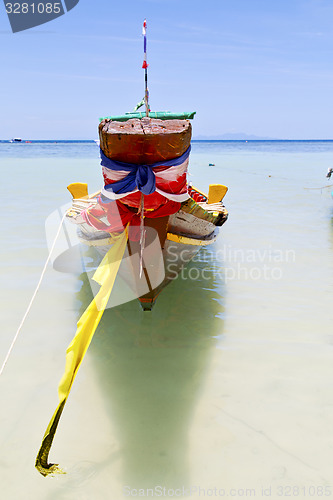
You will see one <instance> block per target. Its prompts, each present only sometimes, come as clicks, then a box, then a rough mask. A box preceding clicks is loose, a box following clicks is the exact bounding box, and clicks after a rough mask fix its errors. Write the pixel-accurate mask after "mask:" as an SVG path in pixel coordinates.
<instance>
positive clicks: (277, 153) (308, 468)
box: [0, 141, 333, 500]
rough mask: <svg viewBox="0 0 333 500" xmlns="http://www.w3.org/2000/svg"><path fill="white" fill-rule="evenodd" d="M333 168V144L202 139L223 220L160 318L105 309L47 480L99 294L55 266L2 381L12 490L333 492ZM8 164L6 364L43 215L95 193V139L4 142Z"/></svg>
mask: <svg viewBox="0 0 333 500" xmlns="http://www.w3.org/2000/svg"><path fill="white" fill-rule="evenodd" d="M209 163H213V164H214V166H209ZM332 163H333V142H330V141H313V142H311V141H295V142H294V141H272V142H270V141H262V142H261V141H249V142H244V141H232V142H218V141H215V142H209V141H206V142H193V145H192V153H191V161H190V174H191V175H190V177H189V180H191V181H192V182H193V184H194V185H195V186H197V187H198V188H200V189H201V190H203V191H206V190H207V189H208V186H209V184H210V183H222V184H226V185H227V186H228V187H229V192H228V193H227V195H226V197H225V204H226V206H227V208H228V210H229V214H230V215H229V220H228V221H227V223H226V224H225V225H224V226H223V228H222V229H221V232H220V236H219V239H218V241H217V242H216V244H214V246H212V247H210V248H208V249H205V250H202V251H201V252H200V254H199V256H198V258H197V259H196V260H195V262H192V263H191V264H190V266H189V268H187V270H185V271H184V273H183V274H182V276H181V277H180V278H179V279H178V280H176V281H175V282H174V283H172V284H171V285H170V286H169V287H168V288H167V289H165V290H164V292H163V293H162V294H161V296H160V297H159V299H158V301H157V304H156V306H155V308H154V310H153V312H152V313H145V314H144V313H143V312H141V310H140V307H139V304H138V303H137V301H134V302H130V303H127V304H123V305H122V306H119V307H117V308H113V309H109V310H107V311H106V312H105V315H104V317H103V320H102V322H101V324H100V326H99V328H98V330H97V332H96V334H95V337H94V340H93V343H92V345H91V347H90V349H89V351H88V354H87V356H86V358H85V360H84V364H83V365H82V367H81V368H80V372H79V374H78V376H77V379H76V381H75V383H74V387H73V389H72V393H71V395H70V397H69V400H68V403H67V406H66V408H65V411H64V414H63V416H62V419H61V422H60V424H59V429H58V432H57V435H56V438H55V441H54V446H53V448H52V451H51V455H50V459H51V461H53V462H57V463H58V462H59V463H60V465H61V466H62V467H63V468H64V469H66V471H67V475H65V476H59V477H57V478H53V479H52V478H46V479H45V478H43V477H42V476H40V475H39V474H38V473H37V471H36V470H35V469H34V461H35V456H36V454H37V451H38V449H39V446H40V443H41V439H42V437H43V434H44V431H45V428H46V426H47V423H48V422H49V419H50V418H51V416H52V413H53V411H54V410H55V408H56V406H57V404H58V400H57V386H58V382H59V380H60V378H61V376H62V372H63V369H64V359H65V350H66V347H67V345H68V344H69V343H70V341H71V338H72V337H73V335H74V333H75V328H76V321H77V319H78V317H79V316H80V314H81V313H82V311H83V309H84V307H85V306H86V305H87V304H88V303H89V300H90V299H91V292H90V288H89V284H88V282H87V279H86V277H85V275H84V274H67V273H59V272H56V271H55V270H54V269H52V266H49V268H48V270H47V273H46V276H45V279H44V281H43V284H42V287H41V290H40V292H39V294H38V296H37V298H36V301H35V303H34V306H33V309H32V310H31V313H30V315H29V317H28V319H27V321H26V323H25V325H24V327H23V329H22V331H21V335H20V337H19V339H18V341H17V344H16V345H15V348H14V350H13V353H12V356H11V358H10V360H9V362H8V364H7V366H6V370H5V372H4V373H3V375H2V377H1V379H0V392H1V412H0V450H1V452H0V475H1V497H2V498H4V499H6V500H7V499H8V500H11V499H16V498H27V499H34V500H45V499H49V500H51V499H52V500H53V499H57V500H58V499H61V500H77V499H80V500H81V499H82V500H83V499H84V500H85V499H89V500H90V499H94V500H95V499H98V500H99V499H103V500H104V499H109V498H110V499H111V498H112V499H113V498H116V499H118V498H119V499H120V498H123V497H124V496H129V494H130V493H131V494H132V496H133V495H134V494H135V491H136V490H138V489H140V488H141V489H142V490H144V491H143V493H145V496H146V497H147V498H148V497H152V496H153V494H152V493H154V495H155V497H158V496H160V497H161V496H162V497H163V496H164V497H170V498H172V497H175V496H176V493H180V494H181V495H183V493H184V494H185V493H187V495H188V496H190V498H194V499H199V498H203V497H204V493H205V495H206V497H207V496H215V497H216V496H220V497H221V496H225V497H226V496H229V497H230V496H233V497H236V498H240V497H248V496H252V497H253V496H256V497H263V495H264V493H263V491H262V489H263V488H264V490H265V491H266V496H267V494H268V493H269V492H270V493H271V498H280V497H281V496H290V495H289V493H291V495H292V496H300V497H303V498H304V497H309V496H311V497H315V498H317V497H321V496H328V495H327V494H326V493H328V492H329V491H330V492H331V494H333V475H332V471H331V463H332V460H333V439H332V419H333V391H332V374H333V334H332V325H333V312H332V311H333V307H332V304H333V199H332V197H331V191H332V189H333V188H332V187H330V188H329V187H325V186H328V185H330V184H332V181H328V180H327V179H326V177H325V175H326V172H327V169H328V167H331V166H332ZM0 172H1V179H2V183H1V200H2V207H3V208H2V214H3V215H2V217H1V222H0V227H1V237H2V245H1V259H0V267H1V289H0V301H1V302H0V303H1V325H2V328H1V336H0V355H1V363H2V360H3V359H4V357H5V354H6V352H7V349H8V347H9V345H10V343H11V339H12V337H13V336H14V334H15V332H16V330H17V328H18V325H19V323H20V321H21V318H22V316H23V314H24V312H25V309H26V307H27V305H28V302H29V300H30V297H31V295H32V293H33V291H34V289H35V286H36V284H37V281H38V279H39V276H40V272H41V269H42V267H43V264H44V262H45V259H46V257H47V254H48V250H47V245H46V238H45V229H44V226H45V220H46V218H47V217H48V215H49V214H50V213H51V212H53V211H54V210H56V209H57V208H58V207H60V206H62V205H64V204H65V203H67V202H69V201H70V196H69V194H68V192H67V191H66V186H67V185H68V184H69V183H70V182H75V181H82V182H88V184H89V190H90V191H96V190H97V189H99V188H100V186H101V173H100V167H99V159H98V147H97V146H96V144H94V143H88V142H85V143H59V142H58V143H53V142H52V143H45V142H43V143H38V144H37V143H28V144H26V143H20V144H9V143H1V144H0ZM159 487H160V488H161V489H159ZM290 487H291V488H294V490H289V489H288V488H290ZM147 488H148V489H149V490H148V491H147ZM164 488H165V490H164ZM178 488H179V490H177V489H178ZM215 488H216V489H215ZM325 488H326V489H325ZM329 488H330V489H329ZM159 493H161V494H159ZM296 494H297V495H296ZM325 494H326V495H325ZM181 495H179V494H178V496H181Z"/></svg>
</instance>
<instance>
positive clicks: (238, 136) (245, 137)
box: [193, 132, 279, 141]
mask: <svg viewBox="0 0 333 500" xmlns="http://www.w3.org/2000/svg"><path fill="white" fill-rule="evenodd" d="M193 140H194V141H195V140H197V141H278V140H279V139H276V138H274V137H261V136H257V135H252V134H244V133H243V132H235V133H233V132H227V133H226V134H220V135H197V136H196V137H193Z"/></svg>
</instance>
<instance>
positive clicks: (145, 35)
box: [142, 19, 148, 69]
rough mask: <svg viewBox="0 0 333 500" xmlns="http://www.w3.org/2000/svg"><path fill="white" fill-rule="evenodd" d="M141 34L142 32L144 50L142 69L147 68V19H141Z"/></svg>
mask: <svg viewBox="0 0 333 500" xmlns="http://www.w3.org/2000/svg"><path fill="white" fill-rule="evenodd" d="M142 34H143V37H144V38H143V51H144V57H143V64H142V67H143V69H147V68H148V64H147V20H146V19H145V20H144V21H143V28H142Z"/></svg>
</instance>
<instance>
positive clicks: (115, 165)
mask: <svg viewBox="0 0 333 500" xmlns="http://www.w3.org/2000/svg"><path fill="white" fill-rule="evenodd" d="M190 115H191V116H193V113H192V114H190ZM180 116H181V118H182V117H183V115H180ZM185 116H188V115H185ZM125 117H126V115H125ZM166 118H169V116H168V115H167V116H166ZM99 138H100V147H101V157H102V162H101V163H102V167H103V176H104V182H105V186H104V188H103V189H102V190H101V192H98V193H95V194H93V195H91V196H89V195H88V190H87V185H85V184H80V183H78V184H72V185H70V186H69V187H68V188H69V190H70V191H71V192H72V194H73V204H72V208H71V209H70V210H69V211H68V213H67V216H68V218H70V219H71V220H72V221H73V222H75V223H77V224H78V225H79V226H78V235H79V239H80V241H81V242H82V243H84V244H86V245H89V246H92V247H95V248H96V250H97V252H98V253H99V254H100V255H101V256H104V255H105V254H106V252H107V251H108V250H109V248H110V245H111V244H112V241H113V240H112V237H110V233H114V232H120V231H123V230H124V227H125V226H126V224H128V223H130V231H129V241H128V244H127V251H126V255H125V257H131V259H130V265H128V266H127V268H125V269H124V266H123V267H121V268H120V273H121V275H122V277H123V278H124V280H125V281H126V282H127V284H128V285H129V286H130V287H131V288H132V289H133V294H134V296H136V297H137V298H139V300H140V302H141V305H142V308H143V309H144V310H145V311H149V310H151V309H152V307H153V305H154V303H155V301H156V298H157V296H158V295H159V293H160V292H161V291H162V290H163V288H164V287H165V286H166V285H167V284H168V283H170V282H171V281H172V280H173V279H175V278H176V277H177V276H178V274H179V273H180V271H181V270H182V268H183V267H184V266H186V264H187V263H188V262H189V261H190V260H191V259H192V258H193V257H194V256H195V255H196V254H197V252H198V251H199V250H200V248H201V247H202V246H206V245H210V244H211V243H213V242H214V241H215V240H216V236H217V232H218V227H219V226H222V224H224V222H225V221H226V220H227V217H228V213H227V210H226V208H225V207H224V205H223V202H222V200H223V197H224V195H225V193H226V192H227V188H226V187H225V186H223V185H220V184H213V185H211V186H210V189H209V194H208V195H206V194H204V193H202V192H201V191H199V190H198V189H196V188H193V187H192V186H188V185H187V181H186V172H187V166H188V161H189V157H188V155H189V151H190V143H191V124H190V122H189V120H187V119H177V118H175V119H172V120H171V119H163V120H161V119H158V118H150V117H143V118H129V119H128V120H127V121H123V120H119V117H117V119H116V120H114V119H112V118H109V119H104V120H102V121H101V123H100V126H99ZM109 160H111V162H110V164H109V163H108V162H109ZM135 166H136V167H137V168H135ZM126 168H127V171H126V170H125V171H124V170H123V169H126ZM131 176H132V178H134V181H133V182H132V184H131V183H130V182H129V181H128V178H129V177H131ZM140 176H141V177H140ZM149 176H150V177H149ZM124 179H125V181H124ZM119 180H120V181H121V182H123V184H124V182H125V188H124V189H121V191H123V192H121V193H120V192H119ZM126 181H128V182H127V185H126ZM149 181H154V182H155V185H154V186H153V187H150V194H144V193H143V191H144V192H146V193H147V185H148V184H149ZM140 183H141V184H140ZM133 186H135V187H134V189H132V188H133ZM143 231H144V242H143V241H142V232H143ZM126 260H128V259H126Z"/></svg>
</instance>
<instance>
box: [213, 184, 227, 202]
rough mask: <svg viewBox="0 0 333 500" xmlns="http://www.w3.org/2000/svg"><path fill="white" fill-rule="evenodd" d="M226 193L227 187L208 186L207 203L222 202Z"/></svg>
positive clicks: (220, 185)
mask: <svg viewBox="0 0 333 500" xmlns="http://www.w3.org/2000/svg"><path fill="white" fill-rule="evenodd" d="M227 191H228V188H227V186H223V184H210V185H209V193H208V203H218V202H219V201H222V200H223V198H224V197H225V195H226V192H227Z"/></svg>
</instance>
